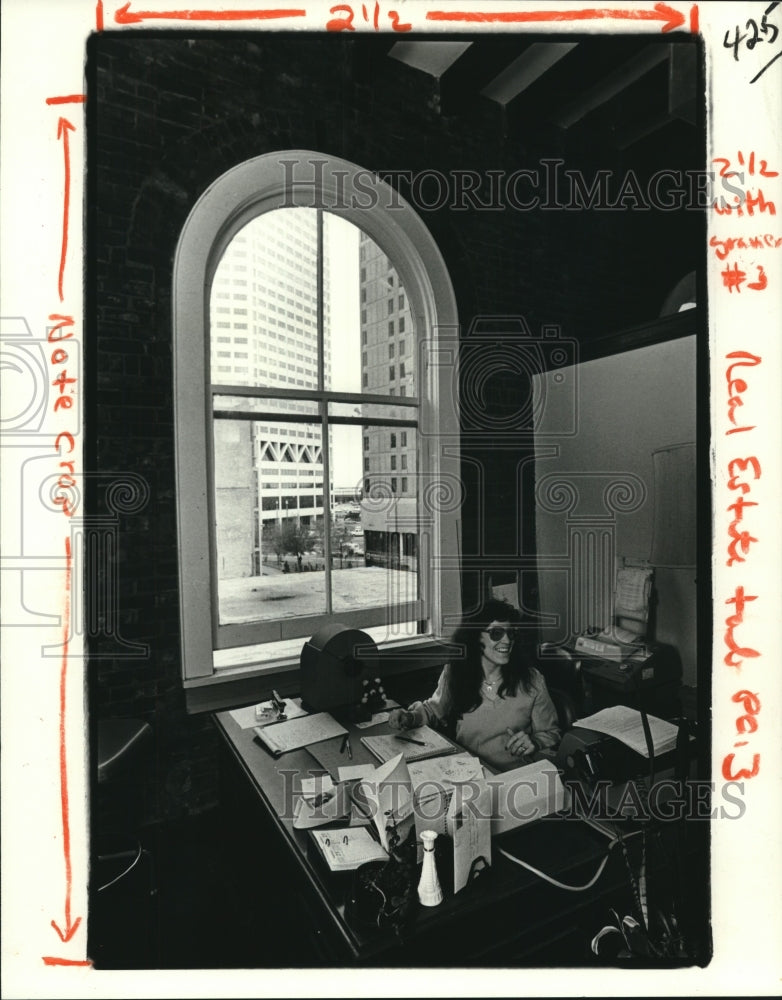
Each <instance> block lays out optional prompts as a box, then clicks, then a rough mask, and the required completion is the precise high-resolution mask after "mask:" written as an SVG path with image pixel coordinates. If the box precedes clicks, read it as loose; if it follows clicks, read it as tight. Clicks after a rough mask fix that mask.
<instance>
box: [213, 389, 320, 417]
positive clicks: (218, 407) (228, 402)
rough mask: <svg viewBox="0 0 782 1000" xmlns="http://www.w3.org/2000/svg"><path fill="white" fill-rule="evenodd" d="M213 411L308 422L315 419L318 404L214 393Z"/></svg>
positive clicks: (296, 400) (304, 400) (305, 401)
mask: <svg viewBox="0 0 782 1000" xmlns="http://www.w3.org/2000/svg"><path fill="white" fill-rule="evenodd" d="M214 410H215V412H216V413H226V412H233V413H253V414H261V413H269V414H271V415H272V416H275V417H276V416H277V415H279V416H280V417H282V418H283V419H286V420H287V419H290V418H291V417H293V416H294V414H295V415H296V416H301V417H304V418H308V419H307V421H306V422H308V423H309V422H310V421H311V420H312V419H313V418H314V417H317V415H318V410H319V406H318V403H315V402H313V401H312V400H309V399H278V398H277V397H274V396H271V397H269V398H263V397H256V396H225V395H223V394H222V393H216V394H215V396H214Z"/></svg>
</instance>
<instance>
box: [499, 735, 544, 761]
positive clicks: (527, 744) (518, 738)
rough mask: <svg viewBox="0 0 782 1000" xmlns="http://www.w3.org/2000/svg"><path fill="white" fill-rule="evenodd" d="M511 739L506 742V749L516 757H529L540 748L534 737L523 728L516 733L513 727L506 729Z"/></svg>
mask: <svg viewBox="0 0 782 1000" xmlns="http://www.w3.org/2000/svg"><path fill="white" fill-rule="evenodd" d="M506 732H507V733H508V736H509V739H508V742H507V743H506V744H505V749H506V750H507V751H508V753H510V754H513V756H514V757H529V756H530V755H531V754H533V753H535V751H536V750H537V749H538V748H537V745H536V743H535V741H534V740H533V739H532V737H531V736H530V735H529V734H528V733H525V732H524V731H523V730H522V731H521V732H518V733H514V732H513V730H512V729H508V730H506Z"/></svg>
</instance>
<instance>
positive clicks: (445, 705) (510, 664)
mask: <svg viewBox="0 0 782 1000" xmlns="http://www.w3.org/2000/svg"><path fill="white" fill-rule="evenodd" d="M520 622H521V615H520V613H519V611H518V610H517V609H516V608H514V607H513V606H512V605H511V604H508V603H507V602H506V601H500V600H496V599H494V598H492V599H490V600H488V601H487V602H486V603H485V604H484V605H483V607H482V608H481V609H480V611H479V612H478V613H477V614H475V615H470V616H469V617H468V618H465V619H464V620H463V621H462V624H461V625H460V626H459V628H458V629H457V630H456V632H455V633H454V639H453V641H454V643H455V644H456V645H457V646H459V647H461V648H462V649H463V650H464V655H463V656H462V657H461V658H459V659H456V660H455V661H454V662H452V663H449V664H447V665H446V666H445V667H444V668H443V672H442V674H441V675H440V680H439V683H438V685H437V690H436V691H435V692H434V694H433V695H432V696H431V697H430V698H427V699H426V700H425V701H417V702H414V703H413V704H412V705H410V707H409V708H408V709H407V710H405V709H401V708H398V709H394V710H393V711H392V712H391V714H390V716H389V720H388V721H389V723H390V724H391V726H392V728H394V729H413V728H415V727H416V726H423V725H430V726H432V727H434V728H443V727H444V726H448V725H449V724H452V723H453V722H455V727H456V728H455V739H456V742H457V743H459V744H460V745H461V746H463V747H464V748H465V749H466V750H469V751H470V752H471V753H474V754H475V755H476V756H478V757H480V758H481V760H483V761H484V762H485V763H486V764H488V765H489V767H491V768H494V769H495V770H496V771H507V770H509V769H510V768H512V767H518V766H519V765H520V764H524V763H528V762H529V761H531V760H537V759H540V758H541V757H544V756H549V755H550V754H548V753H547V751H549V752H550V751H553V750H555V749H556V747H557V746H558V745H559V741H560V738H561V735H562V734H561V732H560V729H559V725H558V723H557V711H556V709H555V707H554V703H553V702H552V700H551V696H550V695H549V693H548V689H547V687H546V682H545V680H544V679H543V675H542V674H541V673H540V671H539V670H537V669H536V668H535V667H533V666H532V665H531V664H530V663H528V662H527V660H526V659H525V657H524V655H523V652H522V649H521V645H520V644H519V643H518V642H516V630H517V628H518V626H519V624H520Z"/></svg>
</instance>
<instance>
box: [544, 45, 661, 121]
mask: <svg viewBox="0 0 782 1000" xmlns="http://www.w3.org/2000/svg"><path fill="white" fill-rule="evenodd" d="M670 49H671V46H670V45H662V44H660V43H651V44H649V45H648V46H646V48H645V49H643V50H642V51H641V52H640V53H639V54H638V55H636V56H635V57H633V58H632V59H630V60H628V61H627V62H625V63H623V64H622V65H621V66H619V67H618V68H617V69H615V70H614V71H613V72H611V73H609V74H608V75H607V76H605V77H604V78H603V79H602V80H600V82H599V83H597V84H595V85H594V86H593V87H590V88H589V89H588V90H586V91H585V92H584V93H582V94H581V95H580V96H579V97H578V98H577V99H576V100H574V101H571V102H570V103H569V104H566V105H565V106H564V107H562V108H561V109H560V110H559V111H557V112H556V113H555V114H554V115H553V116H552V119H553V121H554V122H555V124H557V125H559V127H560V128H570V126H571V125H575V124H576V123H577V122H580V121H581V120H582V119H583V118H585V117H586V116H587V115H588V114H590V113H591V112H592V111H595V110H596V109H597V108H599V107H601V106H602V105H604V104H606V103H607V102H608V101H610V100H611V99H612V98H614V97H616V95H617V94H620V93H621V92H622V91H623V90H626V89H627V88H628V87H630V86H631V85H632V84H633V83H635V82H636V81H638V80H640V79H641V77H643V76H645V75H646V74H647V73H649V72H651V70H653V69H654V68H655V67H656V66H659V65H660V63H662V62H664V61H666V60H668V59H669V57H670Z"/></svg>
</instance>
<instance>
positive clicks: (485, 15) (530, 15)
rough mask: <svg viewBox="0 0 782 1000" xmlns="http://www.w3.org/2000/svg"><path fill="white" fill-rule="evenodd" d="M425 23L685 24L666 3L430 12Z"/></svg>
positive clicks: (667, 26)
mask: <svg viewBox="0 0 782 1000" xmlns="http://www.w3.org/2000/svg"><path fill="white" fill-rule="evenodd" d="M426 19H427V20H428V21H469V22H472V23H484V24H485V23H493V22H501V23H504V24H518V23H522V22H524V21H533V22H539V21H595V20H606V19H610V20H614V19H619V20H631V21H662V22H663V26H662V30H663V31H664V32H665V31H673V29H674V28H680V27H681V26H682V25H683V24H684V21H685V16H684V14H682V13H680V12H679V11H678V10H676V9H675V8H674V7H669V6H668V4H666V3H657V4H655V5H654V10H609V9H606V8H592V9H584V10H524V11H502V12H493V13H492V12H486V11H447V10H430V11H428V12H427V15H426Z"/></svg>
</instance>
